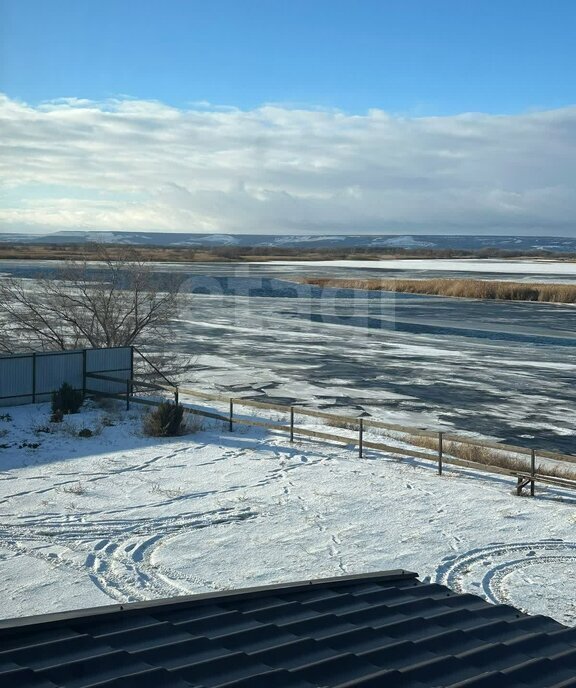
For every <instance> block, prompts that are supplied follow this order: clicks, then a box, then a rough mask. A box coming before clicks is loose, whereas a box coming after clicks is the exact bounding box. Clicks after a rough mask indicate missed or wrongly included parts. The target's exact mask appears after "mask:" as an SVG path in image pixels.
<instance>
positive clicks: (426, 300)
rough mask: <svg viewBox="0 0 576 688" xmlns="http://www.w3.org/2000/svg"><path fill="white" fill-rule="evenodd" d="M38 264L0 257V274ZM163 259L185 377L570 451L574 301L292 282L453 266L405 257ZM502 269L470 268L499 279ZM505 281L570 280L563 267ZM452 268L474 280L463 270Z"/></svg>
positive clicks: (32, 269) (575, 439) (241, 392)
mask: <svg viewBox="0 0 576 688" xmlns="http://www.w3.org/2000/svg"><path fill="white" fill-rule="evenodd" d="M41 267H47V266H40V265H38V264H35V265H31V264H30V263H24V262H16V261H14V262H9V261H4V262H0V274H1V273H4V274H6V273H9V274H16V275H20V276H25V277H31V278H33V277H34V276H35V273H36V271H37V270H38V269H40V268H41ZM406 268H407V269H405V270H401V269H399V268H398V267H397V266H394V267H393V268H392V267H391V266H390V269H382V268H381V267H380V266H375V265H371V263H369V262H368V263H366V264H365V266H364V265H362V266H361V267H358V266H357V265H353V266H346V265H342V264H339V265H321V264H316V265H310V264H308V265H302V264H300V265H291V264H285V265H280V264H269V263H268V264H261V265H256V264H254V265H246V264H242V265H236V264H231V263H230V264H213V263H212V264H186V265H184V264H174V265H170V266H166V265H164V266H163V265H161V264H159V265H158V270H159V271H166V270H168V271H170V272H174V271H178V272H180V273H181V274H182V276H183V277H184V278H186V279H185V282H184V284H183V290H185V291H186V292H189V293H191V294H193V296H192V298H190V299H189V302H188V305H187V307H185V308H183V309H182V311H181V313H180V314H179V318H178V320H177V321H176V322H175V323H174V342H173V346H174V347H175V348H176V349H177V350H181V351H187V352H192V353H193V354H195V356H196V365H195V366H194V369H193V370H191V371H190V374H189V376H188V382H189V383H193V384H195V385H196V386H200V387H202V388H211V389H217V390H219V391H224V392H226V393H228V392H229V393H230V394H232V395H235V396H251V397H253V398H256V399H261V398H264V397H268V398H271V399H274V400H280V401H282V402H294V403H300V404H307V405H314V406H318V407H321V408H326V409H331V408H334V407H338V408H340V409H341V410H346V411H347V412H351V413H354V414H358V413H362V412H366V413H369V414H370V415H373V416H376V417H378V418H381V419H384V420H389V421H392V422H401V423H405V424H414V425H418V426H421V427H424V426H426V427H431V428H439V427H442V428H451V429H456V430H459V431H467V432H473V433H479V434H482V435H485V436H491V437H494V438H498V439H501V440H504V441H507V442H512V443H516V444H520V443H521V444H527V445H533V446H536V447H541V448H547V449H553V450H559V451H564V452H573V453H576V384H575V383H576V307H573V306H562V305H549V304H538V303H526V302H516V303H509V302H489V301H473V300H459V299H449V298H438V297H431V296H417V295H409V294H390V293H388V294H381V293H376V292H361V291H350V290H346V291H345V290H333V289H325V290H321V289H318V288H315V287H314V288H313V287H309V286H305V285H296V284H295V283H294V282H291V281H290V279H291V278H292V277H295V276H298V275H308V276H319V275H328V276H331V277H359V276H365V277H394V276H398V277H400V276H401V277H427V276H430V275H434V276H450V275H453V276H456V275H455V274H454V273H453V272H452V270H453V266H452V265H451V264H450V262H449V261H443V265H442V266H441V269H439V270H438V269H437V270H433V269H430V265H422V264H420V263H419V264H418V265H417V266H413V265H410V266H409V265H408V264H406ZM501 270H502V268H501V267H500V268H499V267H498V266H497V264H495V267H494V269H493V270H492V269H490V270H487V271H484V272H483V273H482V275H481V276H482V278H502V277H506V276H507V275H505V274H504V275H503V274H502V272H501ZM544 272H545V274H536V273H535V272H534V268H533V267H532V266H531V265H530V264H527V265H526V266H525V267H521V268H516V269H515V270H514V274H513V275H508V277H513V278H514V279H515V280H526V281H528V280H533V281H536V280H537V281H544V280H547V281H569V280H570V281H574V280H575V279H576V275H573V274H570V270H569V269H566V267H565V266H564V267H562V269H560V268H559V269H558V274H556V273H555V272H554V268H553V267H550V266H549V267H547V268H546V270H545V271H544ZM456 274H457V276H458V277H464V276H467V275H469V276H473V277H475V278H477V277H479V274H478V272H477V271H476V270H474V269H470V270H469V271H467V270H462V268H459V270H458V272H457V273H456Z"/></svg>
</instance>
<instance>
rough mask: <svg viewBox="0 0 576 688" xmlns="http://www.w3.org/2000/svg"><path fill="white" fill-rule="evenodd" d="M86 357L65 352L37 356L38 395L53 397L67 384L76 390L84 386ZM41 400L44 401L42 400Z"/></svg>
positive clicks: (72, 352)
mask: <svg viewBox="0 0 576 688" xmlns="http://www.w3.org/2000/svg"><path fill="white" fill-rule="evenodd" d="M83 370H84V355H83V353H82V352H81V351H63V352H61V353H60V352H58V353H46V354H37V355H36V394H37V395H38V396H40V395H45V394H48V395H51V394H52V392H53V391H54V390H57V389H59V388H60V387H61V386H62V385H63V384H64V383H65V382H67V383H68V384H69V385H72V387H74V389H82V387H83V385H84V376H83ZM39 400H43V399H42V398H41V399H39Z"/></svg>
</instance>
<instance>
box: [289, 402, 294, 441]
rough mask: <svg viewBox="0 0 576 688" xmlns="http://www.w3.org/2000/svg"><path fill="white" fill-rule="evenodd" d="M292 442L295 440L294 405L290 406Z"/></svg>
mask: <svg viewBox="0 0 576 688" xmlns="http://www.w3.org/2000/svg"><path fill="white" fill-rule="evenodd" d="M290 442H294V407H293V406H291V407H290Z"/></svg>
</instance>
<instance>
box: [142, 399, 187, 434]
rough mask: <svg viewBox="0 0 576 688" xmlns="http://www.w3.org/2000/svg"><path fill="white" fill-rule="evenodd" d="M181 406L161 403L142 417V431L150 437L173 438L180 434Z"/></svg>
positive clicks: (182, 411) (168, 402)
mask: <svg viewBox="0 0 576 688" xmlns="http://www.w3.org/2000/svg"><path fill="white" fill-rule="evenodd" d="M183 417H184V408H183V407H182V404H173V403H172V402H170V401H163V402H162V403H161V404H160V405H159V406H158V407H157V408H155V409H154V410H153V411H149V412H148V413H147V414H146V415H145V416H144V424H143V430H144V434H145V435H149V436H150V437H174V436H175V435H179V434H180V433H181V432H182V419H183Z"/></svg>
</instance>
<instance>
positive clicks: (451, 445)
mask: <svg viewBox="0 0 576 688" xmlns="http://www.w3.org/2000/svg"><path fill="white" fill-rule="evenodd" d="M410 444H413V445H415V446H417V447H423V448H424V449H431V450H433V451H438V440H437V439H436V438H435V437H412V438H411V439H410ZM442 452H443V454H444V455H445V457H446V458H447V459H449V458H450V457H453V458H455V459H463V460H464V461H471V462H473V463H479V464H482V465H484V466H498V467H499V468H504V469H506V470H509V471H511V472H526V471H528V472H529V471H530V459H529V458H524V457H521V456H514V455H513V454H511V453H510V452H506V451H502V450H498V449H493V448H491V447H478V446H476V445H474V444H467V443H466V442H452V441H448V442H443V444H442ZM536 473H539V474H540V475H547V476H550V477H554V478H565V479H567V480H576V469H574V468H572V467H571V466H561V465H559V464H554V463H541V464H538V465H537V466H536Z"/></svg>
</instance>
